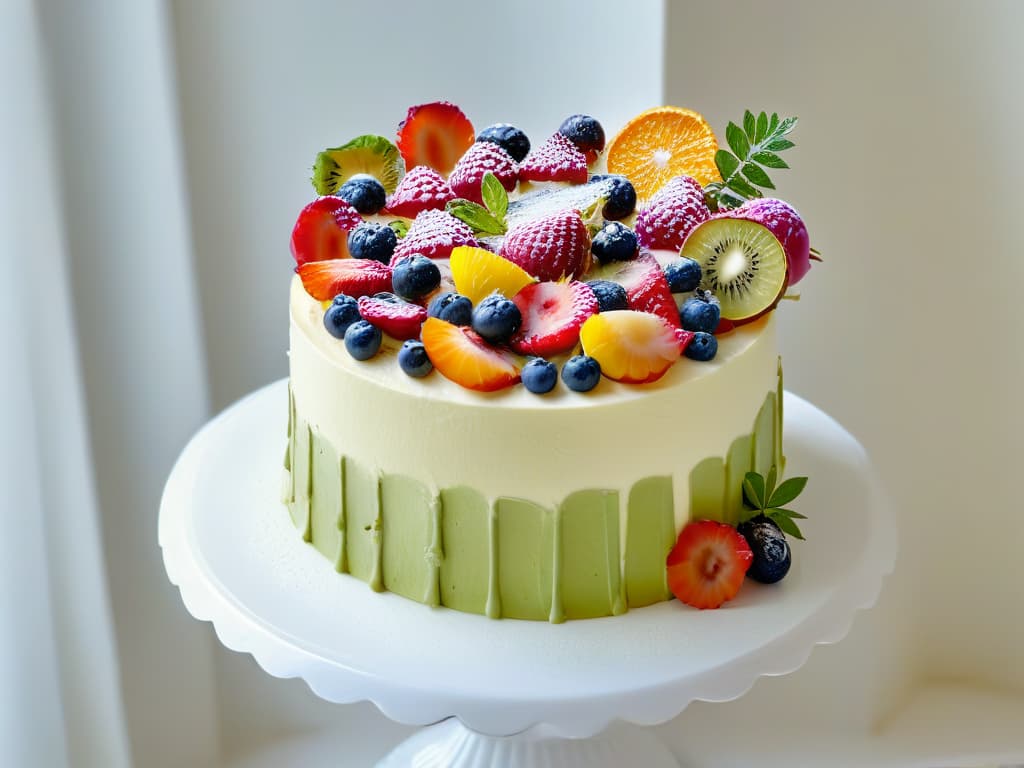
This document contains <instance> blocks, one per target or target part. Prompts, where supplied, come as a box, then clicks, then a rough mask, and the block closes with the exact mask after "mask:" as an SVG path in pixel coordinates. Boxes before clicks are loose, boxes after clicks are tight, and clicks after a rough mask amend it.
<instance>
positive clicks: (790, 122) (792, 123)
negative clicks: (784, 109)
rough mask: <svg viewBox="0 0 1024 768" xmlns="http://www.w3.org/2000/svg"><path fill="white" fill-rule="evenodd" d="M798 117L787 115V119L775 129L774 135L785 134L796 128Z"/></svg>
mask: <svg viewBox="0 0 1024 768" xmlns="http://www.w3.org/2000/svg"><path fill="white" fill-rule="evenodd" d="M797 119H798V118H796V117H787V118H786V119H785V120H783V121H782V122H781V123H779V127H778V128H776V129H775V133H774V134H773V135H775V136H785V135H786V134H787V133H789V132H790V131H792V130H793V129H794V128H796V121H797Z"/></svg>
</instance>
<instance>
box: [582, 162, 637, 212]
mask: <svg viewBox="0 0 1024 768" xmlns="http://www.w3.org/2000/svg"><path fill="white" fill-rule="evenodd" d="M590 183H591V184H597V183H605V184H607V185H608V192H607V195H606V196H607V198H608V200H607V202H606V203H605V204H604V207H603V208H602V209H601V215H602V216H604V217H605V218H606V219H608V220H609V221H616V220H618V219H624V218H626V217H627V216H629V215H630V214H631V213H633V210H634V209H635V208H636V189H634V187H633V185H632V184H631V183H630V181H629V179H627V178H626V177H625V176H618V175H614V174H607V173H605V174H595V175H593V176H591V177H590Z"/></svg>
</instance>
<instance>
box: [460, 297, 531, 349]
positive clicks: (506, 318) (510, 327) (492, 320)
mask: <svg viewBox="0 0 1024 768" xmlns="http://www.w3.org/2000/svg"><path fill="white" fill-rule="evenodd" d="M522 324H523V316H522V314H521V313H520V312H519V307H517V306H516V305H515V303H514V302H513V301H512V299H506V298H505V297H504V296H502V295H501V294H500V293H492V294H491V295H490V296H488V297H487V298H486V299H484V300H483V301H481V302H480V303H479V304H477V305H476V306H475V307H473V322H472V325H473V330H474V331H476V332H477V333H479V334H480V335H481V336H483V337H484V338H485V339H487V341H489V342H491V343H492V344H500V343H501V342H503V341H508V338H509V337H510V336H511V335H512V334H513V333H515V332H516V331H518V330H519V326H520V325H522Z"/></svg>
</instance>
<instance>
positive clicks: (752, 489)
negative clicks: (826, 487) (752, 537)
mask: <svg viewBox="0 0 1024 768" xmlns="http://www.w3.org/2000/svg"><path fill="white" fill-rule="evenodd" d="M777 478H778V475H777V470H776V468H775V466H774V465H772V468H771V469H770V470H769V471H768V477H763V476H762V475H760V474H758V473H757V472H747V474H746V475H744V476H743V499H744V501H745V502H746V503H747V505H748V506H750V507H753V509H752V510H748V514H747V518H748V519H749V518H752V517H756V516H758V515H762V516H764V517H767V518H769V519H770V520H771V521H772V522H774V523H775V524H776V525H778V526H779V528H780V529H781V530H782V532H783V533H785V534H786V535H788V536H792V537H793V538H794V539H800V540H803V538H804V535H803V532H802V531H801V530H800V526H799V525H797V523H796V521H797V520H806V519H807V516H806V515H801V514H800V513H799V512H794V511H793V510H792V509H786V507H785V505H786V504H789V503H790V502H791V501H793V500H794V499H795V498H796V497H797V496H799V495H800V494H801V493H803V490H804V488H805V487H806V486H807V478H806V477H791V478H789V479H788V480H783V481H782V482H781V483H779V486H778V487H777V488H776V487H775V481H776V479H777Z"/></svg>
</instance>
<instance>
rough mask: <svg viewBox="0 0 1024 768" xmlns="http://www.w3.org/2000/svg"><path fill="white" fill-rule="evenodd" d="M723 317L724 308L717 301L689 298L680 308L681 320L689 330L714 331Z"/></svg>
mask: <svg viewBox="0 0 1024 768" xmlns="http://www.w3.org/2000/svg"><path fill="white" fill-rule="evenodd" d="M721 319H722V310H721V308H720V307H719V304H718V302H717V301H704V299H697V298H693V299H687V300H686V301H684V302H683V306H682V307H681V308H680V310H679V322H680V323H681V324H682V326H683V328H684V329H685V330H687V331H704V333H714V332H715V329H716V328H717V327H718V321H719V320H721Z"/></svg>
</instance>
